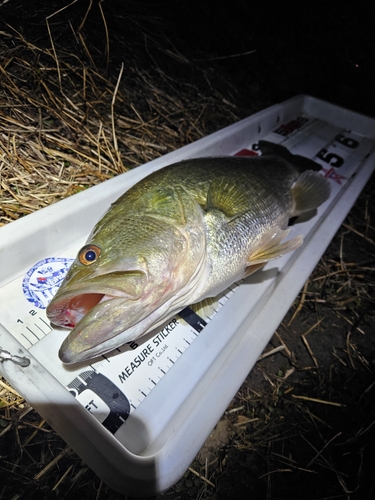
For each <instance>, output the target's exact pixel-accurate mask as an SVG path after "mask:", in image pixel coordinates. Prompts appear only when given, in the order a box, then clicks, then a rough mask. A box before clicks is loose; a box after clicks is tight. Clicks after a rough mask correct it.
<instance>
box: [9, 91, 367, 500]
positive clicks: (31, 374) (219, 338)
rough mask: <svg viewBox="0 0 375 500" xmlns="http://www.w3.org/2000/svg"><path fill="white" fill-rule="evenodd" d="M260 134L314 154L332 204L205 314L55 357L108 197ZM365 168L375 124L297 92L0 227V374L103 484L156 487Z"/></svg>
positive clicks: (175, 474)
mask: <svg viewBox="0 0 375 500" xmlns="http://www.w3.org/2000/svg"><path fill="white" fill-rule="evenodd" d="M259 139H268V140H270V141H273V142H277V143H281V144H283V145H285V146H286V147H287V148H288V149H290V150H291V151H292V152H293V153H298V154H301V155H304V156H307V157H310V158H313V159H314V160H315V161H317V162H319V163H321V165H322V166H323V171H322V173H323V175H324V176H325V177H327V178H329V179H330V180H331V185H332V193H331V197H330V199H329V200H327V201H326V202H325V204H324V205H322V206H321V207H319V209H318V210H317V212H316V213H315V214H310V216H309V217H305V220H302V219H300V220H297V221H296V223H295V224H294V226H293V228H292V231H291V237H294V236H296V235H298V234H303V235H304V244H303V246H302V247H300V248H299V249H298V250H297V251H295V252H292V253H290V254H288V255H286V256H284V257H282V258H281V259H278V260H276V261H273V262H270V263H268V264H267V265H266V266H265V268H264V269H263V270H262V271H259V272H257V273H255V274H254V275H253V276H251V277H250V278H248V279H246V280H245V281H244V282H241V284H239V285H238V286H237V285H235V286H233V287H231V289H230V290H228V291H227V292H225V293H223V294H222V295H221V296H220V297H219V298H218V301H217V303H216V312H215V314H213V315H212V316H211V317H202V316H199V315H196V314H194V313H193V312H192V311H191V310H189V309H187V310H185V311H184V312H183V313H182V314H181V315H179V316H177V317H176V318H175V319H173V320H171V321H170V322H169V323H168V324H167V325H165V327H164V328H163V329H162V330H161V331H160V332H159V333H158V334H157V335H154V336H150V335H149V336H147V337H145V338H142V339H138V340H137V341H135V342H132V343H129V344H126V345H125V346H124V347H122V348H121V349H119V350H116V351H115V352H114V353H113V354H110V355H107V356H105V357H102V358H99V359H97V360H94V362H92V363H91V364H89V363H80V364H78V365H74V366H68V367H67V366H64V365H63V364H62V363H61V362H60V361H59V359H58V357H57V352H58V349H59V347H60V345H61V342H62V340H63V338H64V336H65V335H66V332H63V331H61V330H52V329H51V327H50V324H49V322H48V320H47V318H46V315H45V306H46V303H47V302H48V301H49V300H50V298H51V296H52V294H53V293H54V292H55V291H56V289H57V287H58V284H59V283H60V282H61V279H62V277H63V276H64V274H65V272H66V270H67V268H68V266H69V263H70V259H72V258H74V257H75V254H76V252H77V250H78V249H79V248H80V247H81V246H82V245H83V244H84V242H85V240H86V237H87V235H88V234H89V232H90V231H91V229H92V227H93V225H94V224H95V222H96V221H97V220H98V219H99V218H100V217H101V215H102V213H103V212H104V211H105V210H106V209H107V208H108V206H109V205H110V203H111V202H113V201H114V200H116V199H117V198H118V197H119V196H120V195H121V194H122V193H123V192H124V191H125V190H126V189H128V188H129V187H130V186H131V185H133V184H134V183H135V182H137V181H138V180H140V179H141V178H142V177H143V176H145V175H147V174H149V173H151V172H153V171H154V170H156V169H159V168H161V167H163V166H165V165H168V164H170V163H173V162H176V161H179V160H182V159H186V158H192V157H198V156H210V155H232V154H242V155H251V154H256V150H257V148H256V144H257V141H258V140H259ZM374 166H375V120H374V119H371V118H368V117H365V116H362V115H359V114H357V113H354V112H351V111H348V110H345V109H342V108H339V107H337V106H334V105H331V104H328V103H326V102H323V101H320V100H318V99H315V98H312V97H308V96H297V97H295V98H293V99H290V100H288V101H286V102H284V103H282V104H279V105H275V106H272V107H270V108H268V109H266V110H264V111H262V112H259V113H257V114H255V115H253V116H251V117H249V118H247V119H245V120H242V121H240V122H238V123H236V124H234V125H232V126H230V127H227V128H225V129H223V130H220V131H219V132H216V133H214V134H212V135H210V136H208V137H206V138H204V139H201V140H199V141H197V142H195V143H193V144H191V145H189V146H186V147H183V148H181V149H179V150H177V151H175V152H173V153H170V154H168V155H166V156H163V157H162V158H158V159H157V160H154V161H152V162H150V163H147V164H145V165H143V166H141V167H139V168H137V169H134V170H131V171H130V172H127V173H125V174H122V175H120V176H118V177H116V178H115V179H111V180H109V181H107V182H104V183H103V184H101V185H99V186H95V187H93V188H91V189H89V190H87V191H85V192H81V193H79V194H76V195H74V196H72V197H70V198H68V199H65V200H63V201H61V202H59V203H56V204H55V205H52V206H50V207H47V208H44V209H42V210H40V211H38V212H36V213H33V214H31V215H28V216H27V217H24V218H22V219H20V220H17V221H15V222H12V223H10V224H9V225H7V226H4V227H2V228H0V262H1V269H0V287H1V288H0V304H1V306H0V308H1V310H0V346H1V347H2V349H3V350H5V351H8V353H10V354H9V357H10V356H11V355H12V356H18V357H14V358H13V361H12V360H11V359H7V360H4V361H3V362H2V363H0V373H1V374H2V375H3V376H4V377H5V378H6V379H7V380H8V381H9V382H10V383H11V384H12V386H13V387H14V388H15V389H16V390H17V391H19V392H20V393H21V394H22V395H23V396H24V397H25V398H26V399H27V401H29V403H30V404H31V405H32V406H33V407H34V408H35V409H36V410H37V411H38V412H39V413H40V414H41V415H42V416H43V418H45V419H46V420H47V421H48V422H49V423H50V424H51V425H52V427H54V429H55V430H56V431H57V432H58V433H59V434H60V435H61V436H62V437H63V438H64V439H65V440H66V442H67V443H68V444H69V445H70V446H71V447H72V448H73V449H74V450H75V451H76V452H77V453H78V454H79V455H80V456H81V457H82V459H83V460H84V461H85V462H86V463H87V464H88V465H89V466H90V467H91V468H92V469H93V470H94V471H95V472H96V473H97V474H98V475H99V476H100V477H101V478H102V479H103V480H104V481H106V482H107V483H108V484H110V485H111V486H112V487H113V488H115V489H118V490H119V491H121V492H123V493H126V494H128V495H134V496H147V495H152V494H155V493H157V492H160V491H162V490H165V489H166V488H168V487H169V486H171V485H172V484H173V483H175V482H176V481H177V480H178V479H179V478H180V477H181V476H182V475H183V473H184V472H185V470H186V469H187V468H188V466H189V464H190V463H191V461H192V460H193V459H194V457H195V455H196V454H197V452H198V451H199V449H200V448H201V446H202V444H203V443H204V441H205V439H206V438H207V436H208V435H209V434H210V432H211V430H212V429H213V427H214V426H215V424H216V423H217V421H218V420H219V418H220V416H221V415H222V413H223V412H224V411H225V409H226V407H227V405H228V404H229V402H230V400H231V399H232V397H233V396H234V395H235V393H236V391H237V390H238V388H239V387H240V385H241V383H242V382H243V380H244V379H245V378H246V376H247V374H248V373H249V371H250V370H251V368H252V366H253V365H254V363H255V362H256V360H257V358H258V357H259V355H260V354H261V352H262V351H263V349H264V347H265V346H266V344H267V343H268V341H269V339H270V337H271V336H272V334H273V333H274V331H275V329H276V328H277V327H278V325H279V323H280V322H281V321H282V319H283V317H284V315H285V313H286V312H287V310H288V308H289V307H290V305H291V304H292V302H293V300H294V299H295V297H296V296H297V294H298V292H299V291H300V289H301V288H302V286H303V284H304V282H305V281H306V279H307V278H308V276H309V275H310V273H311V272H312V270H313V268H314V267H315V265H316V263H317V262H318V260H319V258H320V257H321V255H322V254H323V252H324V250H325V249H326V247H327V245H328V244H329V242H330V240H331V239H332V237H333V236H334V234H335V232H336V231H337V229H338V228H339V226H340V225H341V223H342V221H343V219H344V218H345V216H346V214H347V213H348V211H349V210H350V208H351V206H352V205H353V203H354V201H355V200H356V198H357V197H358V195H359V193H360V192H361V190H362V188H363V186H364V185H365V184H366V182H367V180H368V178H369V177H370V175H371V173H372V171H373V170H374ZM24 358H25V360H26V362H25V363H24V364H27V360H29V364H28V366H22V364H23V363H22V360H23V359H24ZM3 359H4V356H3ZM20 360H21V364H19V363H17V362H15V361H18V362H20Z"/></svg>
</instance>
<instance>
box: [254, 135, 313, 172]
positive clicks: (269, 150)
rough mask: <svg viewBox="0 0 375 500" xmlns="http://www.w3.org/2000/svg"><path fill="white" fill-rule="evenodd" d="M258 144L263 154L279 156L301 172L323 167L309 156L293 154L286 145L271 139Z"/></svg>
mask: <svg viewBox="0 0 375 500" xmlns="http://www.w3.org/2000/svg"><path fill="white" fill-rule="evenodd" d="M258 145H259V147H260V150H261V151H262V154H264V155H274V156H279V157H280V158H283V159H284V160H286V161H287V162H288V163H290V164H291V165H293V166H294V167H295V168H296V169H297V170H298V171H299V172H300V173H302V172H305V170H316V171H318V170H321V168H322V167H321V165H319V163H316V162H315V161H313V160H310V159H309V158H305V157H304V156H300V155H294V154H292V153H291V152H290V151H289V150H288V149H287V148H286V147H284V146H281V144H274V143H273V142H270V141H259V142H258Z"/></svg>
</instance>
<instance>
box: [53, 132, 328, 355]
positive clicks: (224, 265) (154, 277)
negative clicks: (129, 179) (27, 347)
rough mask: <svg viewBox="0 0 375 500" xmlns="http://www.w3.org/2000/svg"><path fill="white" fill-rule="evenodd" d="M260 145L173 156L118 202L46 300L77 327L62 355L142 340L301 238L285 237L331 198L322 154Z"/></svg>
mask: <svg viewBox="0 0 375 500" xmlns="http://www.w3.org/2000/svg"><path fill="white" fill-rule="evenodd" d="M259 147H260V149H261V152H262V154H261V155H259V156H258V157H255V156H254V157H251V156H247V157H241V156H228V157H225V156H218V157H207V158H204V157H203V158H192V159H187V160H183V161H180V162H178V163H174V164H171V165H169V166H166V167H164V168H162V169H160V170H158V171H155V172H153V173H151V174H150V175H148V176H146V177H145V178H143V179H142V180H141V181H139V182H138V183H136V184H135V185H134V186H133V187H131V188H130V189H129V190H128V191H126V192H125V193H124V194H123V195H122V196H121V197H120V198H119V199H118V200H117V201H115V202H114V203H113V204H112V205H111V206H110V208H109V210H108V211H107V212H106V213H105V214H104V216H103V217H102V218H101V219H100V220H99V222H98V223H97V224H96V225H95V227H94V228H93V230H92V232H91V234H90V235H89V237H88V239H87V242H86V244H85V245H84V246H83V247H82V248H81V249H80V250H79V252H78V254H77V256H76V259H75V260H74V262H73V264H72V266H71V267H70V269H69V271H68V273H67V275H66V277H65V279H64V281H63V283H62V285H61V287H60V288H59V290H58V291H57V293H56V295H55V296H54V297H53V299H52V301H51V302H50V304H49V305H48V307H47V317H48V318H49V320H50V322H51V324H52V325H55V326H59V327H64V328H69V329H72V330H71V331H70V333H69V334H68V336H67V337H66V338H65V340H64V341H63V342H62V345H61V347H60V350H59V358H60V360H61V361H62V362H63V363H65V364H72V363H77V362H81V361H87V360H90V359H92V358H95V357H97V356H100V355H103V354H106V353H108V352H109V351H112V350H114V349H115V348H118V347H120V346H121V345H123V344H125V343H127V342H131V341H134V340H136V339H138V338H139V337H141V336H143V335H145V334H147V333H149V332H151V331H154V330H155V329H156V328H158V327H160V326H161V325H163V324H164V323H165V322H166V321H167V320H168V319H170V318H172V317H173V316H175V315H176V314H178V313H179V312H180V311H181V310H182V309H184V308H185V307H186V306H189V305H191V304H196V303H199V302H200V301H202V300H204V299H207V298H209V297H215V296H216V295H218V294H219V293H220V292H222V291H223V290H225V289H226V288H228V287H229V286H230V285H232V284H233V283H235V282H237V281H239V280H241V279H243V278H245V277H247V276H249V275H250V274H252V273H254V272H255V271H257V270H259V269H261V268H262V267H263V266H264V265H265V263H266V262H268V261H270V260H273V259H276V258H278V257H281V256H282V255H284V254H286V253H288V252H291V251H294V250H296V249H297V248H298V247H299V246H300V245H301V244H302V242H303V237H302V236H301V235H300V236H296V237H294V238H292V239H289V240H287V241H285V238H286V237H287V235H288V233H289V231H290V227H288V223H289V221H290V219H292V218H294V217H297V216H298V215H300V214H302V213H304V212H309V211H311V210H314V209H316V208H317V207H319V206H320V205H321V204H322V203H324V202H325V201H326V200H327V199H328V198H329V196H330V183H329V181H328V180H327V179H325V178H324V177H323V176H322V175H321V173H319V170H320V169H321V166H320V165H319V164H317V163H315V162H314V161H313V160H310V159H309V158H305V157H303V156H300V155H294V154H292V153H291V152H290V151H289V150H288V149H287V148H285V147H284V146H281V145H277V144H273V143H271V142H268V141H259Z"/></svg>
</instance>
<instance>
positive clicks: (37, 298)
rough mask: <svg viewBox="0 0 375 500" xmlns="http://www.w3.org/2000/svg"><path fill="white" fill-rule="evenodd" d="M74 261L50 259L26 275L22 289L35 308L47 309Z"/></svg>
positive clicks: (40, 262) (41, 261)
mask: <svg viewBox="0 0 375 500" xmlns="http://www.w3.org/2000/svg"><path fill="white" fill-rule="evenodd" d="M73 261H74V259H66V258H64V257H48V258H47V259H43V260H40V261H39V262H37V263H36V264H35V265H34V266H33V267H32V268H31V269H30V270H29V271H28V272H27V273H26V275H25V277H24V278H23V282H22V289H23V293H24V294H25V297H26V298H27V300H28V301H29V302H31V303H32V304H33V305H34V306H36V307H39V308H40V309H45V308H46V307H47V306H48V304H49V303H50V302H51V300H52V297H53V296H54V295H55V293H56V292H57V290H58V289H59V287H60V285H61V283H62V281H63V279H64V278H65V276H66V274H67V272H68V271H69V268H70V266H71V265H72V263H73Z"/></svg>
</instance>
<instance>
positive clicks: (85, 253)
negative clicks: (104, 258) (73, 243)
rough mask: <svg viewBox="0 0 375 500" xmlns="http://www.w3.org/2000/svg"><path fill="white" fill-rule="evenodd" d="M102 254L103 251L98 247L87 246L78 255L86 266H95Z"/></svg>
mask: <svg viewBox="0 0 375 500" xmlns="http://www.w3.org/2000/svg"><path fill="white" fill-rule="evenodd" d="M100 254H101V249H100V247H98V246H97V245H85V246H84V247H83V248H81V250H80V251H79V254H78V259H79V261H80V263H81V264H83V265H84V266H89V265H90V264H93V263H94V262H95V261H96V259H97V258H98V257H99V255H100Z"/></svg>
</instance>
